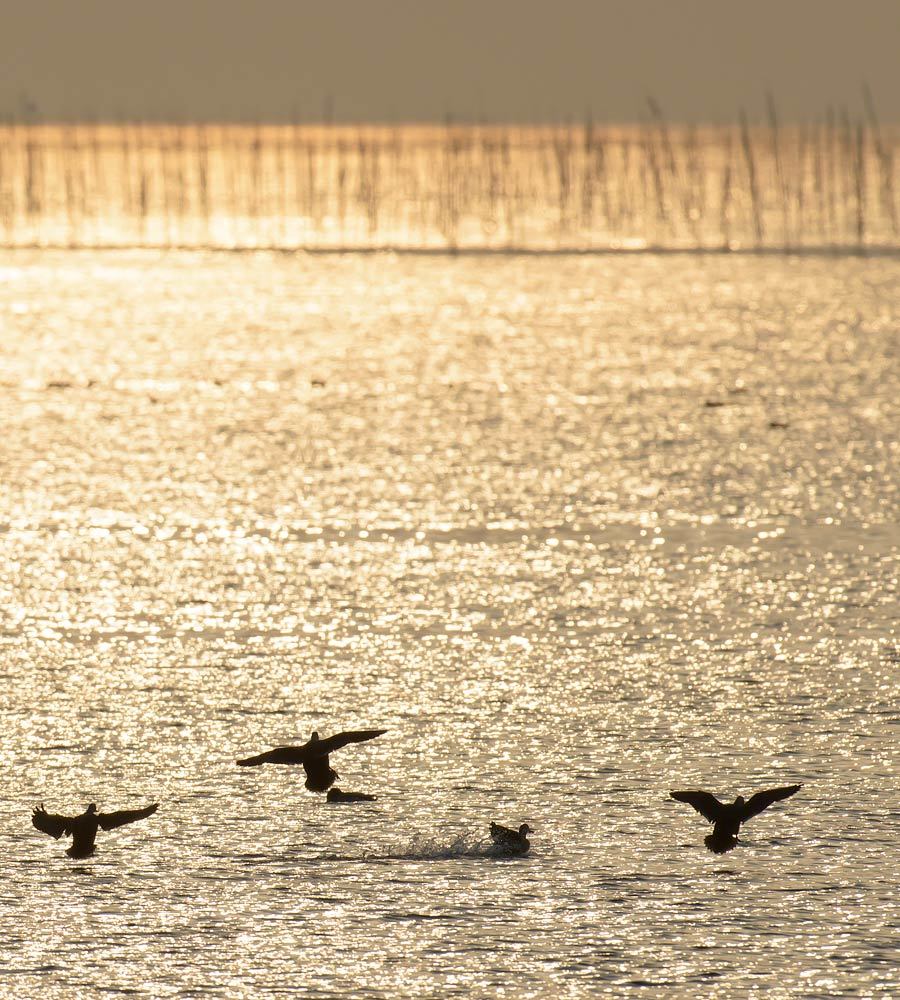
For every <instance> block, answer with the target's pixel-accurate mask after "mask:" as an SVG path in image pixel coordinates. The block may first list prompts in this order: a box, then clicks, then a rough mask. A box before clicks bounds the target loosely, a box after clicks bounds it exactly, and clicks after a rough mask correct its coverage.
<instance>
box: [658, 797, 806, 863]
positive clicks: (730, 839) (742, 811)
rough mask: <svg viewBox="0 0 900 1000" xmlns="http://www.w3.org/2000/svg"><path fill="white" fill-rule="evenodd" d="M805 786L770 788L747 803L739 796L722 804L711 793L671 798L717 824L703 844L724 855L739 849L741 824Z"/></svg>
mask: <svg viewBox="0 0 900 1000" xmlns="http://www.w3.org/2000/svg"><path fill="white" fill-rule="evenodd" d="M802 787H803V786H802V785H788V786H786V787H785V788H770V789H769V790H768V791H766V792H757V793H756V795H751V796H750V798H749V799H747V801H746V802H745V801H744V798H743V796H741V795H739V796H738V797H737V798H736V799H735V800H734V802H732V803H730V804H726V803H724V802H720V801H719V800H718V799H717V798H716V797H715V795H713V794H712V793H711V792H700V791H689V792H670V793H669V795H670V796H671V797H672V798H673V799H675V801H676V802H687V803H688V805H692V806H693V807H694V808H695V809H696V810H697V812H698V813H700V815H701V816H703V817H704V818H705V819H707V820H709V822H710V823H715V826H714V827H713V832H712V833H711V834H709V836H707V837H704V838H703V843H704V844H706V846H707V847H708V848H709V849H710V850H711V851H713V852H715V853H716V854H724V853H725V852H726V851H730V850H731V849H732V848H734V847H737V842H738V837H737V835H738V830H740V828H741V823H746V822H747V820H748V819H752V818H753V817H754V816H756V815H758V814H759V813H761V812H762V811H763V809H767V808H768V807H769V806H770V805H772V803H773V802H777V801H778V800H779V799H786V798H788V797H789V796H791V795H793V794H794V793H795V792H797V791H799V789H800V788H802Z"/></svg>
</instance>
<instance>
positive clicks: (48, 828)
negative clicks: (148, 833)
mask: <svg viewBox="0 0 900 1000" xmlns="http://www.w3.org/2000/svg"><path fill="white" fill-rule="evenodd" d="M158 808H159V804H158V803H156V802H154V803H153V805H152V806H147V807H146V808H145V809H122V810H120V811H118V812H110V813H101V812H97V807H96V805H94V803H93V802H92V803H91V804H90V805H89V806H88V807H87V809H85V811H84V812H83V813H82V814H81V815H80V816H59V815H58V814H56V813H48V812H47V810H46V809H45V808H44V803H43V802H42V803H41V804H40V805H39V806H37V807H36V808H35V809H34V810H33V811H32V814H31V822H32V823H33V824H34V826H35V827H36V828H37V829H38V830H40V831H41V833H47V834H49V835H50V836H51V837H53V838H54V840H59V838H60V837H62V836H63V835H64V834H65V835H66V836H69V837H71V838H72V846H71V847H70V848H69V849H68V850H67V851H66V854H68V855H69V857H70V858H89V857H90V856H91V855H92V854H93V853H94V841H95V840H96V839H97V831H98V830H100V829H103V830H114V829H115V828H116V827H117V826H124V825H125V824H126V823H136V822H137V821H138V820H139V819H146V818H147V817H148V816H152V815H153V814H154V813H155V812H156V810H157V809H158Z"/></svg>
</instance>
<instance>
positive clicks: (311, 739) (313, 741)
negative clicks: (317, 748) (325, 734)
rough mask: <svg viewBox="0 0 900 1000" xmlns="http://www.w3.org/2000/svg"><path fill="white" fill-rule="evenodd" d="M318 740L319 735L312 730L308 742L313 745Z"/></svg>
mask: <svg viewBox="0 0 900 1000" xmlns="http://www.w3.org/2000/svg"><path fill="white" fill-rule="evenodd" d="M318 738H319V734H318V732H317V731H316V730H315V729H314V730H313V734H312V736H310V738H309V742H310V743H315V742H316V741H317V740H318Z"/></svg>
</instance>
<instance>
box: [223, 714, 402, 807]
mask: <svg viewBox="0 0 900 1000" xmlns="http://www.w3.org/2000/svg"><path fill="white" fill-rule="evenodd" d="M386 732H387V730H386V729H359V730H356V731H354V732H349V733H338V734H337V735H336V736H329V737H328V738H327V739H324V740H320V739H319V734H318V733H313V734H312V737H311V738H310V739H309V741H308V742H307V743H304V744H303V746H300V747H276V748H275V749H274V750H267V751H266V752H265V753H261V754H257V755H256V756H255V757H245V758H244V759H243V760H239V761H238V764H239V765H240V766H241V767H259V765H260V764H302V765H303V770H304V771H306V782H305V784H306V787H307V788H308V789H309V790H310V791H311V792H327V791H328V789H329V788H331V786H332V785H333V784H334V783H335V781H337V779H338V773H337V771H335V770H334V768H333V767H331V765H330V764H329V763H328V755H329V754H330V753H334V751H335V750H340V749H341V747H345V746H347V744H348V743H365V742H366V740H374V739H375V737H376V736H381V735H382V734H384V733H386Z"/></svg>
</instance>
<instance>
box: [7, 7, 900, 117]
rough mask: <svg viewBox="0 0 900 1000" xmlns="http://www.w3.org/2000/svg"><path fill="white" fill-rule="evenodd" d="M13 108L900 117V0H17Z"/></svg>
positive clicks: (10, 78) (94, 112) (70, 112)
mask: <svg viewBox="0 0 900 1000" xmlns="http://www.w3.org/2000/svg"><path fill="white" fill-rule="evenodd" d="M4 8H5V9H4V12H3V18H2V31H0V110H2V111H3V112H4V113H7V114H8V113H10V112H19V111H21V109H22V107H23V95H28V97H29V98H30V100H31V101H32V102H33V103H34V104H35V105H36V106H37V108H38V109H39V112H40V114H41V115H42V116H43V117H46V118H60V117H67V118H73V117H83V116H85V115H91V116H100V117H106V116H113V115H115V116H118V115H129V116H141V117H151V118H165V117H175V118H179V119H184V118H224V119H246V118H250V119H252V118H257V117H259V118H264V119H275V120H277V119H289V118H290V117H291V116H292V115H293V114H294V113H295V112H296V113H299V114H300V115H301V116H302V117H303V118H319V117H321V115H322V113H323V109H324V108H325V107H326V102H328V101H329V100H330V101H331V105H332V107H333V109H334V116H335V118H336V119H338V120H398V119H399V120H439V119H442V118H443V117H444V116H445V115H446V114H447V113H450V114H453V115H454V116H456V117H459V118H480V117H482V116H484V117H487V118H491V119H510V120H528V119H532V120H546V119H562V118H566V117H575V118H581V117H583V116H584V114H585V112H586V111H587V110H588V109H590V110H591V112H592V113H593V116H594V117H595V118H596V119H598V120H605V119H611V120H628V119H635V118H640V117H642V116H644V115H645V113H646V112H645V98H646V95H648V94H651V95H653V96H654V97H655V98H656V99H657V101H658V102H659V103H660V104H661V105H662V107H663V110H664V111H665V113H666V115H667V116H668V117H669V118H683V119H691V120H704V119H712V120H718V119H722V118H732V117H734V115H735V113H736V111H737V109H738V108H739V107H741V106H745V107H746V108H747V109H748V110H749V111H750V112H751V113H753V114H756V113H759V112H760V111H761V109H762V107H763V100H764V94H765V91H766V90H771V91H772V92H773V93H774V95H775V96H776V99H777V102H778V106H779V109H780V111H781V114H782V116H783V117H785V118H804V117H806V118H810V117H816V116H818V115H820V114H821V113H822V112H824V111H825V109H826V108H827V107H828V106H829V105H834V106H840V105H846V106H848V107H849V108H850V109H851V111H853V112H854V113H855V112H858V111H859V110H860V108H861V106H862V102H861V93H862V83H863V81H864V80H865V81H867V82H868V84H869V87H870V88H871V90H872V92H873V94H874V96H875V101H876V105H877V107H878V110H879V113H880V115H881V117H882V118H883V119H884V120H893V121H900V0H745V2H738V0H618V2H617V0H316V2H311V0H11V2H10V3H8V4H5V5H4Z"/></svg>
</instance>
